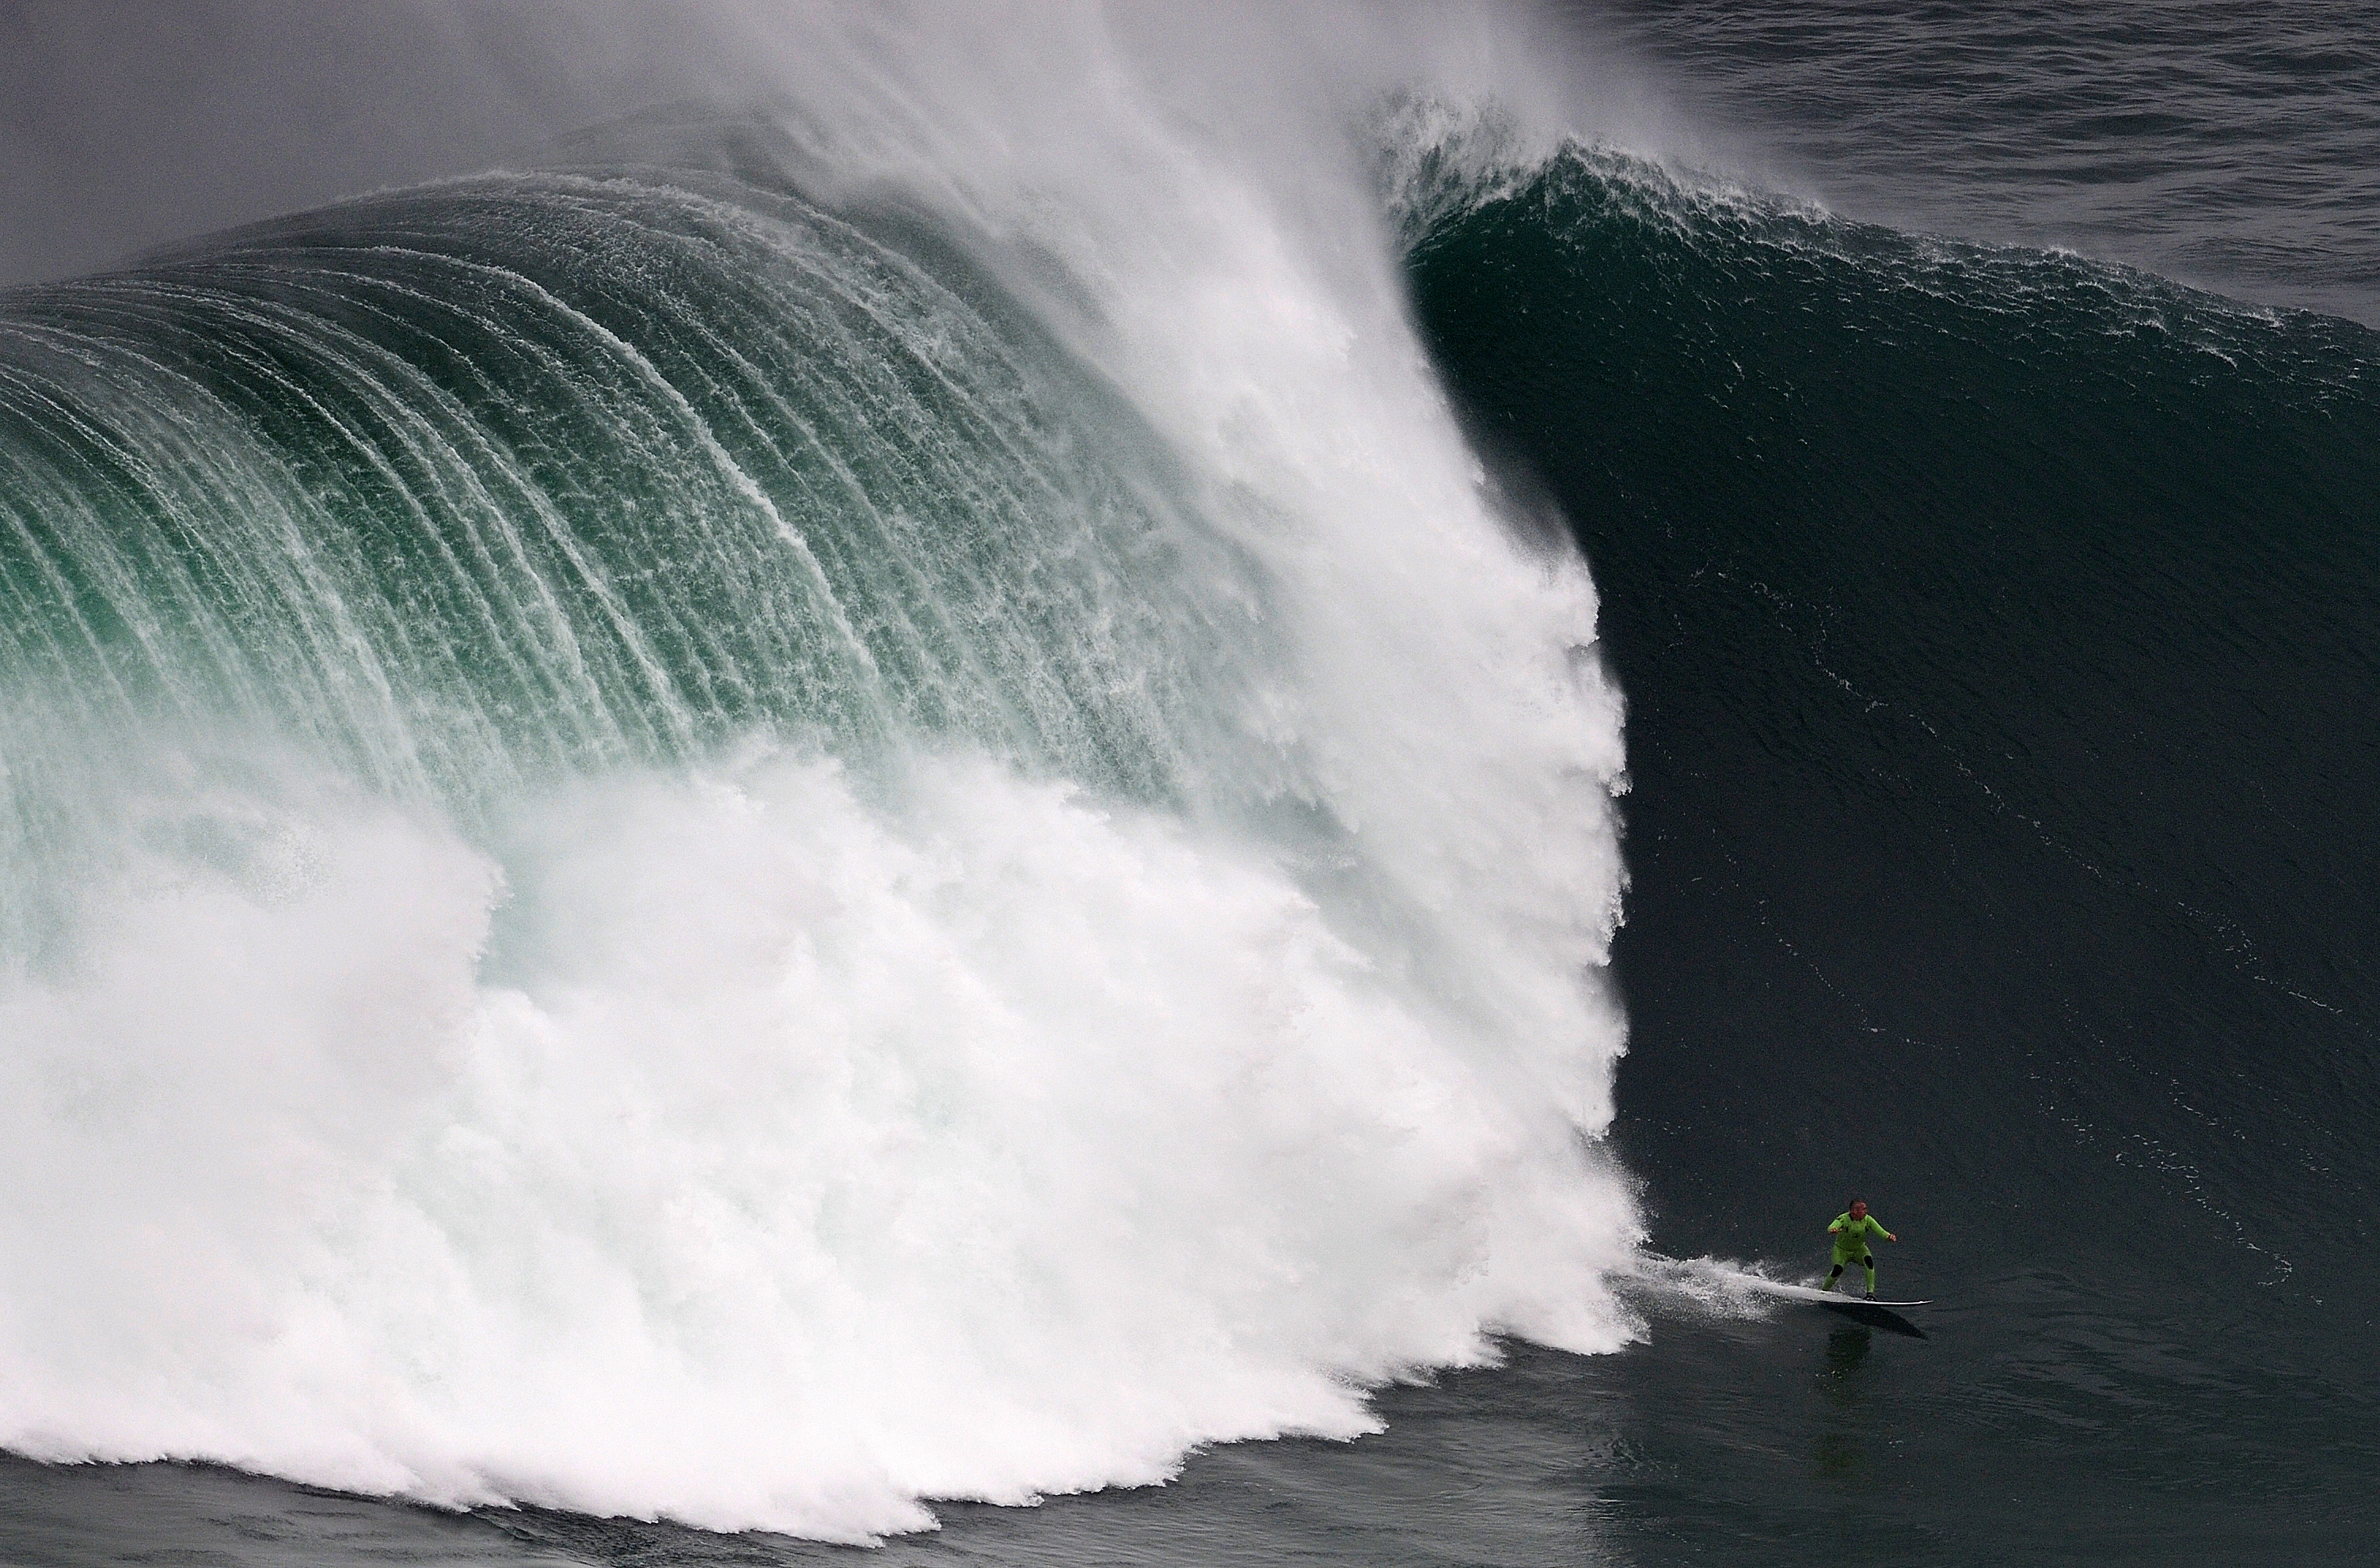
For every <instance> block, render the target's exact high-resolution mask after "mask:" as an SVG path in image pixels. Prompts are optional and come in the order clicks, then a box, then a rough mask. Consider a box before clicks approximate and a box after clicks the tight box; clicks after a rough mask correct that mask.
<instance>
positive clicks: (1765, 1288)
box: [1727, 1274, 1934, 1307]
mask: <svg viewBox="0 0 2380 1568" xmlns="http://www.w3.org/2000/svg"><path fill="white" fill-rule="evenodd" d="M1727 1277H1728V1278H1729V1280H1730V1281H1731V1282H1733V1283H1734V1284H1737V1285H1743V1286H1744V1287H1745V1288H1746V1289H1748V1290H1757V1291H1761V1292H1763V1293H1765V1294H1767V1295H1769V1296H1782V1297H1789V1298H1791V1300H1795V1301H1815V1302H1817V1303H1818V1304H1819V1305H1820V1306H1823V1307H1931V1306H1932V1305H1934V1303H1933V1302H1932V1301H1930V1300H1927V1301H1881V1300H1877V1299H1876V1298H1874V1297H1865V1296H1854V1295H1852V1294H1851V1293H1850V1292H1848V1291H1840V1290H1819V1289H1817V1288H1816V1287H1815V1286H1813V1285H1787V1284H1785V1283H1784V1282H1783V1281H1781V1280H1767V1279H1762V1278H1761V1277H1760V1276H1759V1275H1758V1274H1730V1275H1728V1276H1727Z"/></svg>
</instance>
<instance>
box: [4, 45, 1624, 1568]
mask: <svg viewBox="0 0 2380 1568" xmlns="http://www.w3.org/2000/svg"><path fill="white" fill-rule="evenodd" d="M1010 19H1011V21H1012V22H1013V23H1014V26H1013V27H1012V28H1011V29H1009V30H1008V32H1007V34H1006V35H1005V36H1004V37H1003V38H1002V40H1000V41H998V42H986V40H985V39H984V38H982V37H975V38H970V39H966V40H957V39H935V38H933V37H931V36H930V35H929V34H922V33H921V34H918V35H916V36H912V35H908V34H903V35H901V36H898V37H895V36H892V34H891V33H889V32H887V31H885V30H870V29H867V28H863V27H861V26H859V25H858V24H856V23H850V22H844V23H838V24H836V25H833V26H829V25H827V24H825V23H818V24H816V25H814V26H812V27H811V28H810V30H808V31H807V32H804V33H803V34H802V35H801V37H800V47H799V48H798V49H788V48H786V47H784V46H783V44H782V42H781V41H774V35H773V34H772V35H771V39H772V52H771V54H769V58H770V60H771V63H772V66H782V68H783V72H784V73H785V74H786V77H787V78H788V80H787V83H786V92H785V95H784V97H783V101H782V103H781V105H780V106H779V107H776V108H772V109H771V110H769V111H767V112H765V113H758V114H746V115H739V116H736V117H733V118H722V117H720V116H718V115H714V114H711V113H709V112H701V113H697V112H686V113H683V114H665V115H653V116H648V117H645V118H643V119H640V120H637V121H635V122H631V123H629V124H626V125H624V126H620V127H613V128H611V129H609V130H607V131H605V132H604V133H602V134H601V135H600V136H596V137H591V138H589V139H584V140H582V141H580V142H579V143H577V144H575V145H574V146H572V147H571V148H569V149H567V150H565V151H564V152H563V153H561V154H557V155H556V156H554V157H552V158H550V159H547V160H546V161H544V162H542V163H540V164H539V165H537V166H535V167H523V168H520V169H516V170H511V171H501V172H496V173H491V174H484V175H475V176H471V177H468V178H461V179H455V180H451V181H447V182H444V183H441V184H437V185H432V186H429V187H419V188H412V189H406V190H398V191H391V192H383V193H380V194H377V195H372V196H369V197H364V198H360V199H355V200H352V201H349V202H346V203H342V204H339V205H336V206H334V207H331V208H327V209H323V210H321V211H313V212H309V213H305V214H302V215H299V216H296V217H292V218H287V219H282V220H277V221H274V222H271V223H263V224H260V225H257V226H254V227H251V228H249V229H246V230H241V231H237V232H235V233H232V234H228V235H220V236H217V237H214V238H211V239H206V240H202V241H198V242H194V243H192V244H190V245H188V246H187V247H182V248H180V249H177V250H176V251H174V252H172V253H169V254H165V255H161V256H158V257H155V258H152V259H149V260H147V261H145V262H144V263H143V264H141V265H140V266H139V267H137V268H135V269H133V270H131V271H125V272H121V273H116V274H111V275H106V276H101V277H96V278H91V279H85V280H79V281H75V282H69V283H52V284H43V285H39V286H33V287H28V288H24V289H20V290H18V291H15V292H13V293H11V294H9V295H8V296H5V297H0V604H5V607H6V613H5V615H4V616H0V759H4V760H5V768H6V772H5V776H0V790H5V797H0V799H5V806H0V862H5V863H4V864H0V886H5V888H6V909H5V911H0V1039H5V1040H6V1042H7V1048H6V1052H5V1055H0V1075H4V1076H0V1168H5V1180H6V1183H7V1185H8V1189H9V1190H10V1191H11V1193H12V1194H13V1195H14V1196H13V1200H12V1201H11V1202H10V1203H8V1204H6V1205H5V1206H0V1255H5V1256H6V1258H7V1259H8V1260H9V1261H8V1266H7V1268H6V1272H5V1278H0V1447H6V1449H9V1450H11V1451H14V1452H17V1453H24V1454H29V1455H32V1456H34V1457H37V1458H42V1459H48V1460H61V1461H64V1460H140V1459H152V1458H159V1457H173V1458H194V1459H205V1460H212V1461H220V1462H223V1463H225V1464H229V1465H237V1466H240V1467H244V1468H248V1469H253V1470H259V1471H264V1472H269V1473H272V1474H275V1475H280V1476H285V1477H288V1478H295V1479H297V1480H300V1481H304V1482H308V1483H311V1484H317V1485H322V1486H329V1487H334V1488H341V1489H347V1490H358V1491H365V1492H372V1493H383V1494H397V1495H403V1496H406V1497H410V1498H415V1499H419V1500H422V1501H426V1502H434V1503H441V1504H474V1503H490V1502H537V1503H542V1504H548V1505H553V1506H556V1507H561V1508H566V1509H571V1510H577V1511H583V1512H588V1513H594V1514H625V1515H634V1516H638V1517H647V1518H651V1517H667V1518H671V1519H674V1520H679V1521H683V1522H686V1523H689V1524H694V1525H698V1526H706V1527H712V1528H731V1529H732V1528H747V1527H763V1528H772V1529H778V1530H784V1531H789V1532H793V1533H797V1534H801V1535H806V1536H811V1537H816V1538H828V1539H838V1540H866V1539H870V1538H878V1537H880V1536H882V1535H884V1534H885V1533H888V1532H895V1531H902V1530H909V1529H917V1528H921V1527H926V1526H929V1525H930V1524H931V1522H932V1515H931V1514H930V1513H929V1510H928V1508H927V1506H926V1504H927V1503H928V1502H929V1501H930V1500H936V1499H979V1500H987V1501H992V1502H1026V1501H1030V1500H1032V1499H1034V1498H1036V1497H1038V1496H1041V1495H1044V1494H1048V1493H1052V1492H1060V1491H1069V1490H1086V1489H1092V1488H1099V1487H1105V1486H1114V1485H1126V1484H1139V1483H1148V1482H1154V1481H1158V1480H1161V1479H1163V1478H1166V1477H1167V1476H1169V1475H1171V1474H1172V1473H1173V1472H1174V1471H1175V1469H1176V1468H1177V1466H1178V1465H1180V1463H1181V1462H1182V1460H1183V1457H1184V1454H1185V1453H1188V1452H1189V1451H1191V1450H1193V1449H1195V1448H1196V1447H1198V1446H1199V1445H1202V1444H1209V1443H1214V1442H1218V1441H1228V1440H1235V1439H1245V1438H1262V1437H1270V1436H1277V1435H1281V1434H1285V1433H1306V1434H1318V1435H1323V1436H1330V1437H1348V1436H1353V1435H1355V1434H1358V1433H1361V1432H1364V1431H1366V1430H1369V1429H1373V1428H1374V1427H1375V1425H1376V1417H1375V1416H1374V1414H1373V1412H1372V1409H1371V1407H1370V1405H1369V1404H1368V1403H1367V1393H1368V1392H1369V1391H1371V1390H1373V1389H1376V1388H1377V1387H1378V1386H1379V1385H1380V1384H1382V1383H1383V1382H1384V1381H1392V1380H1395V1379H1399V1378H1402V1377H1409V1376H1414V1375H1417V1374H1419V1373H1422V1372H1424V1371H1426V1370H1427V1369H1431V1368H1436V1367H1443V1366H1449V1365H1465V1364H1478V1363H1481V1362H1483V1361H1486V1360H1488V1359H1492V1358H1493V1357H1494V1356H1495V1355H1496V1353H1497V1352H1496V1348H1495V1336H1498V1335H1520V1336H1524V1337H1525V1338H1528V1339H1531V1340H1535V1341H1537V1342H1540V1343H1543V1344H1546V1345H1555V1346H1560V1347H1563V1348H1567V1349H1572V1350H1579V1351H1599V1350H1609V1349H1613V1348H1616V1347H1617V1346H1619V1345H1621V1344H1622V1343H1624V1342H1626V1341H1627V1340H1628V1339H1629V1338H1630V1337H1631V1335H1632V1334H1633V1333H1634V1332H1635V1331H1636V1327H1637V1324H1636V1320H1635V1319H1634V1318H1633V1316H1632V1313H1631V1311H1630V1309H1628V1308H1627V1307H1626V1306H1625V1305H1624V1304H1622V1303H1621V1302H1620V1301H1619V1300H1617V1299H1616V1298H1615V1297H1613V1296H1612V1295H1611V1294H1610V1292H1609V1290H1608V1289H1607V1287H1606V1285H1605V1284H1604V1279H1605V1276H1606V1274H1607V1273H1608V1272H1611V1271H1613V1270H1615V1269H1618V1268H1621V1267H1622V1266H1624V1264H1625V1262H1626V1260H1628V1259H1629V1258H1630V1257H1631V1256H1632V1254H1633V1248H1634V1246H1635V1243H1636V1241H1637V1240H1638V1238H1639V1235H1640V1230H1639V1222H1638V1219H1637V1215H1636V1211H1635V1206H1634V1201H1633V1195H1632V1193H1631V1190H1630V1188H1629V1186H1628V1183H1627V1182H1626V1180H1625V1178H1624V1176H1622V1175H1621V1173H1620V1172H1619V1171H1618V1170H1617V1169H1616V1167H1615V1166H1614V1165H1613V1164H1612V1163H1611V1162H1610V1161H1609V1159H1608V1158H1607V1157H1606V1156H1605V1155H1604V1154H1603V1153H1602V1152H1601V1149H1600V1145H1599V1143H1598V1138H1599V1135H1600V1134H1601V1133H1602V1132H1603V1130H1604V1129H1605V1128H1606V1126H1607V1125H1608V1123H1609V1119H1610V1116H1611V1101H1610V1084H1611V1076H1612V1071H1613V1066H1614V1063H1615V1060H1616V1059H1617V1057H1618V1055H1619V1054H1620V1053H1621V1049H1622V1046H1623V1040H1624V1027H1623V1024H1622V1021H1621V1016H1620V1013H1619V1009H1618V1007H1617V1005H1616V1002H1615V1000H1614V998H1613V996H1612V995H1611V993H1610V991H1609V986H1608V984H1607V983H1606V979H1605V976H1604V968H1605V965H1606V963H1607V961H1608V958H1609V947H1610V943H1611V938H1612V934H1613V931H1614V929H1615V925H1616V923H1617V921H1618V918H1619V910H1620V903H1619V900H1620V896H1621V888H1622V880H1623V878H1622V872H1621V858H1620V854H1619V850H1618V843H1617V823H1616V815H1615V810H1614V803H1613V802H1614V798H1615V796H1616V795H1617V794H1618V793H1619V792H1620V791H1621V790H1622V789H1623V788H1624V782H1625V773H1624V766H1623V749H1622V744H1621V702H1620V699H1619V696H1618V694H1617V693H1616V691H1615V690H1614V689H1613V687H1612V685H1611V684H1610V682H1609V680H1608V679H1607V678H1606V675H1605V673H1604V671H1603V668H1602V665H1601V662H1600V658H1599V655H1598V653H1597V644H1596V629H1595V621H1596V599H1595V593H1594V589H1593V586H1592V585H1591V583H1590V582H1589V579H1588V576H1587V573H1586V571H1585V565H1584V563H1583V562H1582V561H1580V560H1579V559H1578V557H1577V554H1576V552H1575V550H1574V549H1573V548H1572V547H1571V546H1570V545H1569V544H1568V543H1567V541H1562V540H1557V539H1555V538H1553V537H1550V536H1549V535H1548V532H1547V531H1546V530H1545V529H1543V528H1542V527H1537V526H1535V525H1532V523H1531V520H1530V519H1529V518H1528V517H1526V516H1525V515H1523V514H1522V513H1519V512H1517V511H1516V510H1515V509H1514V508H1513V507H1512V506H1511V505H1509V504H1508V503H1507V502H1506V501H1504V500H1503V499H1502V498H1501V496H1500V492H1499V490H1498V489H1497V488H1496V487H1495V486H1494V485H1493V484H1492V483H1490V482H1489V479H1488V476H1487V474H1486V473H1485V471H1484V470H1483V468H1482V465H1481V464H1480V461H1479V459H1478V457H1477V456H1476V454H1475V452H1474V451H1473V450H1472V449H1471V447H1470V446H1469V445H1468V444H1467V442H1466V440H1465V439H1464V436H1463V431H1462V430H1461V429H1460V428H1458V424H1457V421H1456V420H1455V418H1454V416H1452V414H1451V411H1450V408H1449V406H1448V404H1447V400H1446V398H1445V396H1444V394H1443V393H1442V392H1441V391H1440V389H1439V385H1438V384H1437V381H1436V379H1435V376H1434V373H1433V371H1432V370H1431V368H1430V365H1429V361H1428V357H1427V354H1426V353H1425V351H1424V349H1423V347H1422V345H1421V344H1420V342H1419V341H1418V338H1417V336H1416V334H1415V328H1414V326H1413V323H1412V320H1411V318H1410V308H1409V304H1408V301H1407V297H1406V284H1405V283H1404V281H1403V274H1402V272H1401V271H1400V258H1399V245H1400V235H1399V232H1398V229H1397V217H1396V214H1397V213H1398V212H1399V211H1402V210H1403V207H1409V206H1410V205H1411V204H1412V202H1414V201H1415V200H1418V199H1422V197H1419V196H1416V194H1415V192H1414V191H1412V190H1408V189H1402V188H1400V189H1392V190H1390V191H1389V192H1388V193H1387V194H1386V196H1385V198H1384V193H1383V188H1382V180H1383V178H1384V175H1383V173H1382V170H1383V167H1384V165H1383V163H1382V161H1381V159H1380V157H1379V153H1380V151H1382V149H1381V146H1380V143H1379V136H1380V133H1381V130H1382V127H1384V126H1390V127H1396V130H1397V134H1398V135H1400V136H1403V137H1405V138H1407V139H1411V138H1414V137H1416V136H1422V135H1424V134H1426V132H1427V125H1429V124H1434V123H1436V122H1432V121H1430V118H1429V116H1428V115H1423V114H1417V113H1416V112H1415V107H1414V103H1413V101H1412V100H1410V99H1398V98H1396V97H1394V95H1393V94H1392V93H1391V92H1390V87H1391V86H1392V85H1395V82H1396V80H1398V79H1402V78H1392V77H1391V75H1390V73H1389V72H1388V66H1389V65H1390V64H1395V65H1396V66H1397V67H1398V69H1400V70H1402V69H1403V68H1404V67H1405V66H1407V65H1409V64H1410V62H1409V61H1398V62H1386V61H1382V62H1371V63H1367V64H1366V65H1365V66H1363V67H1362V68H1360V69H1359V68H1357V67H1355V66H1342V68H1340V69H1339V71H1338V74H1337V75H1336V76H1334V77H1333V78H1330V80H1329V81H1328V82H1327V83H1325V84H1324V86H1325V87H1327V88H1328V90H1323V89H1322V88H1320V87H1316V86H1314V85H1313V84H1311V83H1309V82H1307V81H1306V80H1305V79H1304V78H1300V77H1298V76H1297V74H1296V73H1295V72H1294V71H1290V70H1286V69H1275V70H1269V71H1261V72H1258V71H1243V72H1241V73H1240V74H1238V75H1234V74H1233V73H1231V72H1224V73H1222V74H1221V75H1220V77H1219V76H1218V75H1217V74H1216V72H1215V71H1214V70H1211V69H1208V67H1209V66H1212V64H1213V62H1212V60H1211V59H1202V60H1194V61H1191V62H1189V63H1188V64H1186V65H1185V64H1184V55H1183V41H1182V40H1180V39H1178V38H1169V37H1167V36H1164V30H1163V28H1162V27H1161V26H1160V24H1158V23H1156V22H1154V21H1145V22H1144V23H1142V24H1138V25H1139V26H1140V29H1141V30H1140V31H1138V32H1135V31H1134V30H1133V29H1134V26H1135V24H1131V23H1129V22H1123V21H1119V20H1117V19H1114V18H1103V17H1101V16H1099V15H1098V14H1094V13H1079V14H1078V13H1072V12H1067V13H1031V14H1026V15H1019V16H1016V17H1014V18H1010ZM1342 20H1344V18H1342ZM1329 22H1330V18H1327V17H1324V18H1321V20H1319V21H1315V22H1312V24H1311V30H1310V31H1308V32H1305V33H1301V34H1299V35H1297V36H1296V37H1295V38H1292V39H1290V40H1289V42H1287V43H1282V42H1281V39H1280V38H1273V37H1271V36H1270V35H1267V36H1268V39H1269V42H1271V43H1274V44H1280V46H1281V47H1283V48H1291V47H1293V48H1294V49H1295V50H1304V51H1306V52H1308V53H1310V54H1319V53H1320V49H1321V46H1320V44H1319V42H1318V39H1319V38H1320V37H1321V36H1322V35H1323V29H1324V27H1325V25H1326V24H1328V23H1329ZM1350 25H1352V24H1350ZM1464 25H1466V24H1465V23H1464V22H1463V19H1462V18H1457V19H1456V20H1455V21H1452V22H1450V23H1449V24H1448V25H1447V33H1448V36H1450V37H1451V36H1454V35H1455V34H1457V33H1458V32H1459V31H1460V30H1461V29H1462V27H1463V26H1464ZM1242 26H1243V30H1244V31H1245V30H1247V29H1251V28H1256V27H1257V23H1256V22H1255V21H1253V20H1252V19H1244V21H1243V24H1242ZM1283 36H1286V35H1283ZM1424 42H1425V44H1426V43H1427V40H1425V41H1424ZM1239 43H1240V45H1241V46H1246V45H1247V43H1248V41H1247V40H1246V39H1245V38H1243V39H1241V40H1240V41H1239ZM1415 47H1421V46H1420V45H1416V46H1415ZM1356 53H1357V54H1360V51H1357V52H1356ZM1457 53H1458V54H1459V52H1457ZM1433 58H1436V59H1437V60H1438V61H1439V66H1445V61H1446V58H1447V56H1446V55H1445V54H1444V52H1443V51H1441V52H1440V54H1439V55H1435V56H1433ZM1160 63H1161V64H1162V66H1163V68H1160ZM1459 63H1460V62H1459V61H1458V64H1459ZM1376 67H1377V68H1376ZM1448 68H1451V67H1448ZM1467 68H1468V67H1466V69H1467ZM1202 69H1206V70H1208V74H1207V76H1205V77H1204V78H1200V88H1199V91H1200V94H1201V95H1202V96H1201V98H1200V100H1199V101H1200V102H1202V103H1208V104H1209V105H1210V106H1211V105H1213V104H1216V103H1221V104H1223V105H1226V106H1227V107H1228V108H1229V110H1230V111H1231V113H1229V114H1224V113H1219V112H1214V111H1213V110H1212V109H1211V107H1210V109H1209V112H1208V113H1205V114H1196V113H1192V112H1190V111H1189V110H1187V109H1185V108H1184V103H1183V101H1182V97H1181V90H1180V77H1181V73H1183V72H1184V71H1189V72H1191V73H1192V74H1196V71H1197V70H1202ZM1455 75H1456V76H1457V77H1458V78H1461V79H1460V80H1459V81H1458V86H1463V87H1466V88H1467V87H1472V86H1475V85H1476V83H1475V80H1474V79H1473V78H1466V77H1463V73H1462V72H1460V71H1457V72H1456V73H1455ZM1461 119H1462V116H1461V115H1453V116H1452V120H1453V121H1456V122H1459V121H1460V120H1461ZM1440 128H1443V127H1440ZM1431 145H1432V148H1433V149H1434V150H1436V151H1444V150H1445V149H1444V147H1443V146H1442V145H1440V144H1439V143H1435V142H1434V143H1432V144H1431ZM1410 150H1411V149H1410V146H1409V145H1408V146H1401V147H1398V148H1395V149H1391V151H1400V152H1405V151H1410ZM1423 165H1427V167H1429V168H1431V169H1433V170H1435V171H1436V172H1437V173H1438V174H1439V175H1443V173H1444V166H1443V163H1442V162H1433V161H1431V160H1427V159H1425V160H1421V161H1420V163H1416V164H1413V165H1412V166H1414V167H1419V166H1423ZM1389 166H1390V167H1391V168H1392V169H1393V167H1395V166H1397V164H1396V161H1395V160H1393V159H1392V160H1390V165H1389ZM1386 177H1390V178H1394V177H1397V176H1394V175H1393V174H1392V175H1390V176H1386ZM1401 203H1402V204H1403V207H1401Z"/></svg>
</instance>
